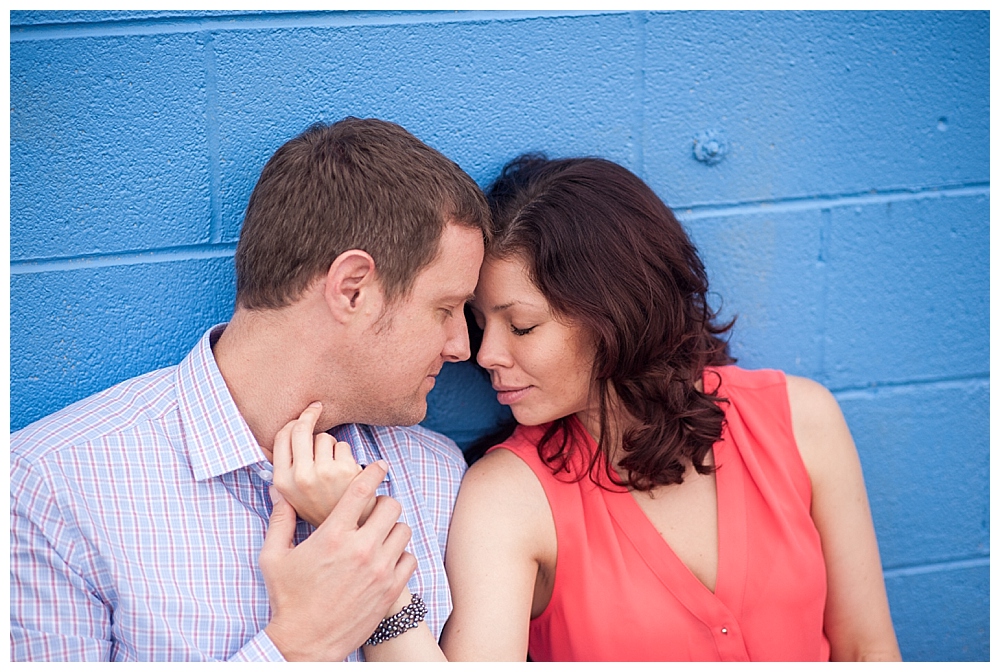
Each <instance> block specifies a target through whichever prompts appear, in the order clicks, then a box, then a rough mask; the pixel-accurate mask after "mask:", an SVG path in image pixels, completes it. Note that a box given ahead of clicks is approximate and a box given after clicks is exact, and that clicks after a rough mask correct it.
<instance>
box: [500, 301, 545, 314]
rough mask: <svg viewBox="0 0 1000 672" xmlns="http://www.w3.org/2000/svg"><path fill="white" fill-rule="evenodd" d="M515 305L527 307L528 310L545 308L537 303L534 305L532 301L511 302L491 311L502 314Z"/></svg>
mask: <svg viewBox="0 0 1000 672" xmlns="http://www.w3.org/2000/svg"><path fill="white" fill-rule="evenodd" d="M514 305H522V306H527V307H528V308H539V309H541V308H543V306H540V305H538V304H537V303H532V302H530V301H510V302H509V303H502V304H497V305H495V306H493V307H492V308H491V309H490V310H491V311H492V312H495V313H496V312H500V311H501V310H507V309H508V308H510V307H511V306H514Z"/></svg>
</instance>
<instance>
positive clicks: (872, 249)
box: [825, 195, 990, 388]
mask: <svg viewBox="0 0 1000 672" xmlns="http://www.w3.org/2000/svg"><path fill="white" fill-rule="evenodd" d="M989 222H990V213H989V198H988V196H986V195H982V196H969V197H961V198H959V197H955V198H952V197H948V198H937V199H919V200H911V201H901V202H893V203H885V204H881V205H870V206H859V207H856V208H847V209H839V208H838V209H835V210H833V213H832V226H831V234H830V254H829V257H830V262H829V264H830V276H829V282H830V286H829V290H828V291H829V299H828V300H829V306H828V309H827V320H828V325H827V332H826V338H827V344H826V361H827V374H828V378H827V380H826V381H825V382H827V383H828V384H829V385H831V386H833V387H835V388H836V387H845V386H858V385H867V384H874V383H884V382H893V381H906V380H914V379H933V378H940V377H943V376H949V377H952V376H961V375H978V374H982V373H986V372H988V371H989V360H988V355H989V327H990V322H989V291H990V286H989V280H990V258H989V241H990V231H989Z"/></svg>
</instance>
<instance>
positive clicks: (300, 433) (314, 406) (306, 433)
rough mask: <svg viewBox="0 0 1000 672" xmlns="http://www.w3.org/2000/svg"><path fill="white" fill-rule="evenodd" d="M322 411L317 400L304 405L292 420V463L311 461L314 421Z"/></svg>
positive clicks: (321, 406) (308, 462) (302, 463)
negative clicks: (297, 415) (298, 414)
mask: <svg viewBox="0 0 1000 672" xmlns="http://www.w3.org/2000/svg"><path fill="white" fill-rule="evenodd" d="M322 411H323V404H321V403H320V402H318V401H314V402H313V403H311V404H309V405H308V406H306V410H304V411H302V414H301V415H300V416H299V419H298V420H293V421H292V423H291V424H292V464H293V465H295V464H301V465H303V466H305V465H307V464H312V462H313V436H314V435H315V429H316V421H317V420H319V414H320V413H321V412H322Z"/></svg>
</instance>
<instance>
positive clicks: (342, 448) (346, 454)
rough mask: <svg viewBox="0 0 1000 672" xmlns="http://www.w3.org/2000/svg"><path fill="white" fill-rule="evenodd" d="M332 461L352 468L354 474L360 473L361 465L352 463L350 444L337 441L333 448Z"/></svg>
mask: <svg viewBox="0 0 1000 672" xmlns="http://www.w3.org/2000/svg"><path fill="white" fill-rule="evenodd" d="M333 459H334V460H335V461H337V462H339V463H340V464H341V465H345V466H346V465H351V466H353V467H354V471H356V472H360V471H361V465H359V464H358V463H357V462H355V461H354V453H353V452H351V444H349V443H347V442H346V441H337V444H336V445H335V446H334V447H333Z"/></svg>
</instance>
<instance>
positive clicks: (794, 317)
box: [677, 208, 824, 378]
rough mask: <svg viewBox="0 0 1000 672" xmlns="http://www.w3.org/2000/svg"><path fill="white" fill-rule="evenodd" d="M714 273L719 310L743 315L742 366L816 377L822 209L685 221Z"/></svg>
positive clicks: (734, 346) (735, 338)
mask: <svg viewBox="0 0 1000 672" xmlns="http://www.w3.org/2000/svg"><path fill="white" fill-rule="evenodd" d="M677 214H678V215H679V217H680V218H681V219H682V221H683V222H684V224H685V228H686V229H687V230H688V232H689V234H690V235H691V238H692V240H693V241H694V243H695V245H696V246H697V247H698V252H699V254H700V255H701V258H702V262H703V263H704V264H705V268H706V270H707V271H708V276H709V290H710V299H711V301H712V303H713V307H715V308H719V307H720V305H721V308H722V310H721V313H720V317H721V318H723V320H726V319H730V318H732V317H733V316H734V315H735V316H736V318H737V319H736V325H735V327H734V329H733V332H732V337H731V338H730V341H729V344H730V348H731V352H732V354H733V356H735V357H736V358H737V359H738V364H739V365H740V366H743V367H746V368H749V369H760V368H776V369H782V370H784V371H785V372H787V373H792V374H796V375H801V376H807V377H811V378H816V377H819V376H820V375H821V371H822V364H823V362H822V349H821V343H820V342H819V339H818V337H817V334H819V333H820V332H821V328H822V321H823V300H824V294H823V291H824V290H823V283H824V274H823V261H822V259H821V245H822V240H821V228H822V223H823V214H822V213H821V212H820V211H819V210H811V211H804V212H768V211H767V209H764V208H760V209H758V211H757V212H747V213H742V214H732V215H727V216H717V217H698V218H696V219H685V213H684V212H683V211H681V212H679V213H677Z"/></svg>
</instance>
